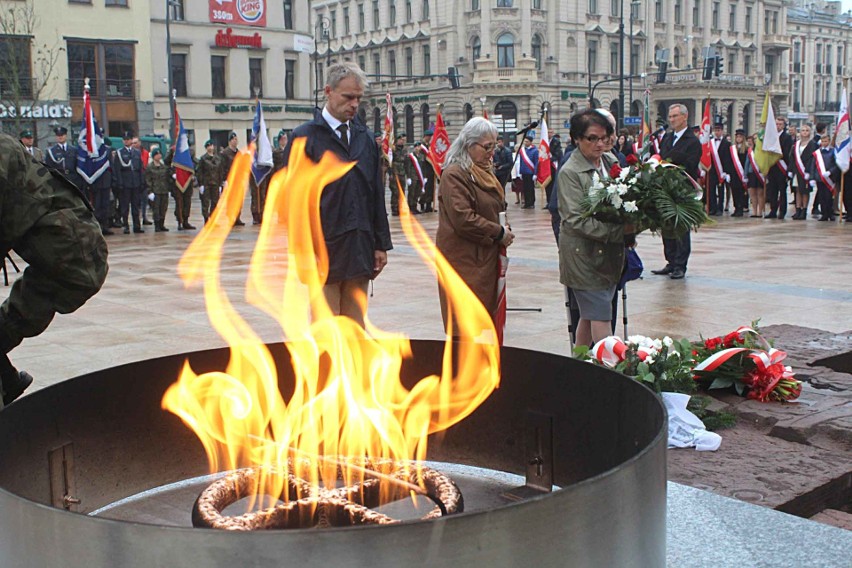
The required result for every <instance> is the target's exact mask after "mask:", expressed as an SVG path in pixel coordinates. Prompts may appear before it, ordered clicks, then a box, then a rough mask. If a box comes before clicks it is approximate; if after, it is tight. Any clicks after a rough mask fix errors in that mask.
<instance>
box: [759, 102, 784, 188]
mask: <svg viewBox="0 0 852 568" xmlns="http://www.w3.org/2000/svg"><path fill="white" fill-rule="evenodd" d="M760 125H761V127H760V131H759V132H758V133H757V136H756V137H755V139H754V160H755V161H756V162H757V167H758V168H760V173H762V174H763V175H766V174H768V173H769V169H770V168H771V167H772V166H774V165H775V164H776V163H777V162H778V160H780V159H781V158H782V157H783V154H782V152H781V139H780V133H779V132H778V127H777V126H775V113H774V112H773V110H772V101H771V100H769V93H768V92H767V93H766V98H765V99H764V100H763V112H761V113H760Z"/></svg>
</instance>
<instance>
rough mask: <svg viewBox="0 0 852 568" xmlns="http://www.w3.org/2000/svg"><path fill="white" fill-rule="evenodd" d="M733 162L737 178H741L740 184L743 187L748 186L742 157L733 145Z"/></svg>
mask: <svg viewBox="0 0 852 568" xmlns="http://www.w3.org/2000/svg"><path fill="white" fill-rule="evenodd" d="M730 150H731V160H732V161H733V162H734V170H736V172H737V177H738V178H740V183H742V184H743V185H745V184H746V175H745V170H744V169H743V164H742V162H740V155H739V154H737V147H736V146H733V145H731V147H730Z"/></svg>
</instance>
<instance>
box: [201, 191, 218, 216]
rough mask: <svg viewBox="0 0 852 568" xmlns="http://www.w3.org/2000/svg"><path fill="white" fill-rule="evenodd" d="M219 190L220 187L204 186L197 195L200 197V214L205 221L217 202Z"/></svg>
mask: <svg viewBox="0 0 852 568" xmlns="http://www.w3.org/2000/svg"><path fill="white" fill-rule="evenodd" d="M219 191H220V188H218V187H207V186H204V193H202V194H201V195H200V196H199V197H200V198H201V215H202V216H203V217H204V221H205V222H206V221H207V219H209V218H210V215H212V214H213V210H214V209H216V206H217V205H218V204H219Z"/></svg>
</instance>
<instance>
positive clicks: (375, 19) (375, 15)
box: [373, 0, 382, 30]
mask: <svg viewBox="0 0 852 568" xmlns="http://www.w3.org/2000/svg"><path fill="white" fill-rule="evenodd" d="M381 24H382V23H381V22H380V21H379V0H373V29H374V30H379V29H380V28H381V27H382V26H381Z"/></svg>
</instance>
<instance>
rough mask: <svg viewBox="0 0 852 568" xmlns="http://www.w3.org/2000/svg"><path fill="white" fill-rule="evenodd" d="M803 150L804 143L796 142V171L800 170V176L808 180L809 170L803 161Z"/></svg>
mask: <svg viewBox="0 0 852 568" xmlns="http://www.w3.org/2000/svg"><path fill="white" fill-rule="evenodd" d="M801 148H802V141H801V140H796V148H795V150H793V154H794V156H795V157H796V169H797V170H799V175H800V176H802V179H808V170H807V169H806V168H805V163H804V162H803V161H802V152H803V151H804V150H802V149H801Z"/></svg>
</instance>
